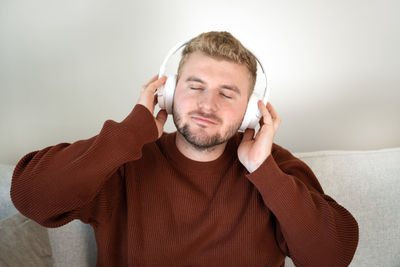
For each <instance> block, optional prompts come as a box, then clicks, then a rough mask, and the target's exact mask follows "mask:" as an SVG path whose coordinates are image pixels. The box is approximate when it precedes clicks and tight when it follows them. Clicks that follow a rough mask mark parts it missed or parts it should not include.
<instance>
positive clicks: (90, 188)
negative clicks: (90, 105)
mask: <svg viewBox="0 0 400 267" xmlns="http://www.w3.org/2000/svg"><path fill="white" fill-rule="evenodd" d="M157 137H158V130H157V127H156V124H155V122H154V118H153V115H152V114H151V113H150V111H148V109H147V108H146V107H144V106H143V105H140V104H137V105H136V106H135V107H134V108H133V110H132V111H131V112H130V114H129V115H128V116H127V117H126V118H125V119H124V120H123V121H122V122H115V121H113V120H107V121H105V122H104V124H103V126H102V129H101V131H100V133H99V134H98V135H96V136H93V137H91V138H89V139H86V140H79V141H76V142H74V143H72V144H70V143H60V144H57V145H54V146H49V147H46V148H44V149H42V150H37V151H33V152H30V153H28V154H26V155H25V156H24V157H23V158H21V159H20V160H19V162H18V163H17V165H16V167H15V169H14V172H13V175H12V181H11V190H10V195H11V200H12V202H13V203H14V205H15V207H16V208H17V209H18V210H19V212H20V213H22V214H23V215H25V216H26V217H28V218H31V219H32V220H34V221H36V222H37V223H39V224H41V225H43V226H45V227H58V226H61V225H64V224H66V223H68V222H70V221H72V220H74V219H80V220H82V221H83V222H85V223H93V224H95V223H98V221H99V220H101V219H102V218H106V217H107V215H109V214H108V212H111V207H110V198H112V197H113V196H112V195H113V194H112V193H111V192H110V190H103V189H104V188H105V187H107V188H109V187H115V186H118V184H121V183H122V181H123V178H124V164H125V163H126V162H129V161H133V160H136V159H139V158H141V156H142V154H141V153H142V151H141V150H142V147H143V145H145V144H146V143H150V142H152V141H156V140H157ZM111 180H113V182H111ZM107 183H108V184H107ZM104 185H106V186H104Z"/></svg>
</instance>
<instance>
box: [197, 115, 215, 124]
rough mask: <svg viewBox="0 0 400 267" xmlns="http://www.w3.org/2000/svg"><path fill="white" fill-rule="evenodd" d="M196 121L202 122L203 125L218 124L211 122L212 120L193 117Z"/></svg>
mask: <svg viewBox="0 0 400 267" xmlns="http://www.w3.org/2000/svg"><path fill="white" fill-rule="evenodd" d="M192 118H193V119H194V120H196V121H198V122H201V123H205V124H216V123H215V122H214V121H212V120H210V119H206V118H204V117H201V116H193V117H192Z"/></svg>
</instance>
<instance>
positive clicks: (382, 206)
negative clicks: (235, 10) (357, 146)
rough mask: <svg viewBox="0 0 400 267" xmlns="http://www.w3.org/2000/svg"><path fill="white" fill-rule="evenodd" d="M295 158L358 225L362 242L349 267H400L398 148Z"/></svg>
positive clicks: (323, 152) (327, 152) (327, 153)
mask: <svg viewBox="0 0 400 267" xmlns="http://www.w3.org/2000/svg"><path fill="white" fill-rule="evenodd" d="M294 155H295V156H296V157H298V158H300V159H301V160H303V161H304V162H305V163H306V164H307V165H308V166H310V168H311V169H312V170H313V172H314V174H315V175H316V177H317V178H318V180H319V182H320V184H321V186H322V188H323V189H324V191H325V194H327V195H329V196H331V197H332V198H333V199H335V200H336V201H337V202H338V203H339V204H340V205H342V206H343V207H345V208H346V209H347V210H348V211H350V212H351V214H352V215H353V216H354V217H355V219H356V220H357V222H358V226H359V243H358V247H357V251H356V253H355V255H354V258H353V261H352V262H351V264H350V266H399V263H400V228H399V224H400V212H399V211H400V148H388V149H380V150H366V151H333V150H331V151H315V152H307V153H294ZM286 263H287V264H286V266H287V267H290V266H293V263H292V262H291V260H290V259H287V261H286Z"/></svg>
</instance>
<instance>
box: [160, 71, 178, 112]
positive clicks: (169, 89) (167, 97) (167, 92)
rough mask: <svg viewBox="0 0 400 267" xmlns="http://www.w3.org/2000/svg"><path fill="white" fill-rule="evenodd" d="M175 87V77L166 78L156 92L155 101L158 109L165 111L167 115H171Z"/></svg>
mask: <svg viewBox="0 0 400 267" xmlns="http://www.w3.org/2000/svg"><path fill="white" fill-rule="evenodd" d="M175 86H176V75H170V76H167V80H166V81H165V84H163V85H162V86H161V87H159V88H158V90H157V100H158V106H159V107H160V109H165V110H166V111H167V113H168V114H172V103H173V100H174V93H175Z"/></svg>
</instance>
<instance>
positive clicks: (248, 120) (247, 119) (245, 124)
mask: <svg viewBox="0 0 400 267" xmlns="http://www.w3.org/2000/svg"><path fill="white" fill-rule="evenodd" d="M259 99H261V97H260V96H259V95H258V94H257V93H255V92H253V93H252V94H251V96H250V99H249V102H248V103H247V108H246V113H245V114H244V117H243V121H242V125H240V128H239V132H244V131H246V129H247V128H250V129H254V128H256V126H257V124H258V122H259V121H260V118H261V112H260V110H259V109H258V104H257V102H258V100H259Z"/></svg>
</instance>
